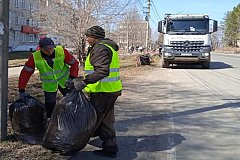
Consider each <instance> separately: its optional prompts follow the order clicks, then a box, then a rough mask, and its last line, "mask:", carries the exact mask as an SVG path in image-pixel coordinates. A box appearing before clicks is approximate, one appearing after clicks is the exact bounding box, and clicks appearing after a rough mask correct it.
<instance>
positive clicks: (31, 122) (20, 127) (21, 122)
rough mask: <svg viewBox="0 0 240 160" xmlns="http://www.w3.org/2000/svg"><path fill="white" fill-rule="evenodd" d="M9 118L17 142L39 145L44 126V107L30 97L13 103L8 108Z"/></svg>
mask: <svg viewBox="0 0 240 160" xmlns="http://www.w3.org/2000/svg"><path fill="white" fill-rule="evenodd" d="M9 116H10V121H11V125H12V128H13V131H14V135H15V137H16V138H17V139H18V140H21V141H23V142H27V143H29V144H40V143H41V142H42V140H43V136H44V133H45V125H46V111H45V107H44V105H43V104H42V103H41V102H40V101H38V100H37V99H36V98H34V97H32V96H30V95H29V96H27V97H26V98H25V101H22V100H21V99H18V100H16V101H15V102H13V103H12V104H11V105H10V107H9Z"/></svg>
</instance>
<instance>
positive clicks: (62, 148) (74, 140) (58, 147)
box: [42, 91, 97, 155]
mask: <svg viewBox="0 0 240 160" xmlns="http://www.w3.org/2000/svg"><path fill="white" fill-rule="evenodd" d="M96 121H97V115H96V112H95V109H94V107H93V106H92V105H91V104H90V102H89V101H88V100H87V98H86V97H85V95H84V93H83V92H77V91H74V92H71V93H68V94H67V95H66V96H65V97H63V98H62V99H61V100H60V102H59V103H58V104H57V105H56V106H55V108H54V111H53V113H52V117H51V121H50V123H49V126H48V128H47V131H46V133H45V136H44V138H43V143H42V145H43V147H44V148H47V149H50V150H52V151H55V152H60V153H61V154H65V155H68V154H69V153H72V152H76V151H79V150H81V149H83V148H84V147H85V146H86V145H87V143H88V141H89V139H90V135H91V132H92V130H93V129H94V127H95V125H96Z"/></svg>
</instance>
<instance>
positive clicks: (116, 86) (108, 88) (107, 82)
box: [84, 43, 122, 93]
mask: <svg viewBox="0 0 240 160" xmlns="http://www.w3.org/2000/svg"><path fill="white" fill-rule="evenodd" d="M97 45H105V46H106V47H108V48H109V49H111V51H112V60H111V63H110V70H109V76H107V77H105V78H103V79H101V80H100V81H98V82H96V83H94V84H88V85H87V87H85V88H84V89H85V91H86V92H90V93H96V92H117V91H120V90H122V83H121V80H120V78H119V57H118V53H117V51H115V50H114V49H113V48H112V47H111V46H109V45H107V44H102V43H99V44H97ZM84 69H85V75H87V74H91V73H93V72H94V67H93V66H92V65H91V63H90V53H89V54H88V56H87V59H86V61H85V68H84Z"/></svg>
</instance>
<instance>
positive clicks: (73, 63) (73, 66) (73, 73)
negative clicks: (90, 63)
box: [64, 49, 79, 78]
mask: <svg viewBox="0 0 240 160" xmlns="http://www.w3.org/2000/svg"><path fill="white" fill-rule="evenodd" d="M64 54H65V59H64V62H65V63H67V64H69V65H70V77H72V78H74V77H78V72H79V62H78V60H77V59H76V58H75V57H73V55H71V54H70V53H69V52H68V50H66V49H64Z"/></svg>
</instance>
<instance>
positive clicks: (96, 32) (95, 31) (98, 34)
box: [85, 26, 105, 38]
mask: <svg viewBox="0 0 240 160" xmlns="http://www.w3.org/2000/svg"><path fill="white" fill-rule="evenodd" d="M85 35H86V36H87V37H94V38H105V31H104V29H103V28H102V27H100V26H92V27H90V28H88V29H87V30H86V32H85Z"/></svg>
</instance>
